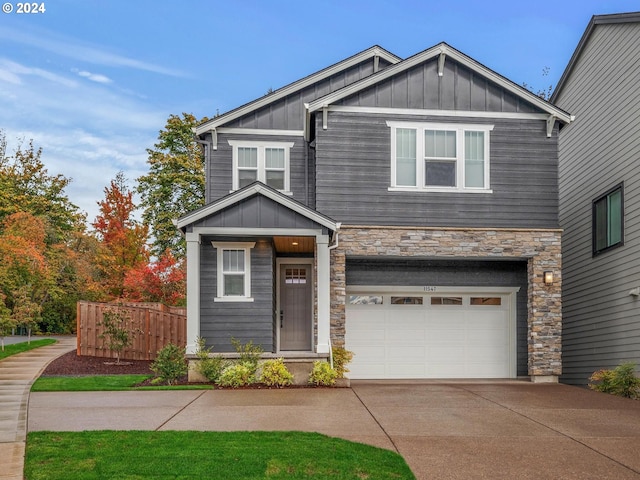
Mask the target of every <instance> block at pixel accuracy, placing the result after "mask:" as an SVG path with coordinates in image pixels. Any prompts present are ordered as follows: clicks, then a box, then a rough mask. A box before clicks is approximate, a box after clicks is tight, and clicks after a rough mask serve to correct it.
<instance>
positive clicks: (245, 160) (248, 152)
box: [229, 140, 293, 193]
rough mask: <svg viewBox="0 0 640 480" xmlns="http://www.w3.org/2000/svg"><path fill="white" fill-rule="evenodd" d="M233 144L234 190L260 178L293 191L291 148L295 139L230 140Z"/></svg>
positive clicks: (269, 183)
mask: <svg viewBox="0 0 640 480" xmlns="http://www.w3.org/2000/svg"><path fill="white" fill-rule="evenodd" d="M229 145H231V146H232V147H233V186H232V189H233V190H238V189H239V188H242V187H246V186H247V185H249V184H251V183H253V182H255V181H257V180H258V181H260V182H262V183H265V184H267V185H269V186H270V187H272V188H275V189H276V190H280V191H282V192H285V193H289V190H290V186H289V151H290V149H291V147H293V142H271V143H267V142H255V141H244V140H229Z"/></svg>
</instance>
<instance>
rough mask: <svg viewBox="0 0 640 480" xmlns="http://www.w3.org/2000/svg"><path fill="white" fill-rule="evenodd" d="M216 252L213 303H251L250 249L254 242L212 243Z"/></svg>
mask: <svg viewBox="0 0 640 480" xmlns="http://www.w3.org/2000/svg"><path fill="white" fill-rule="evenodd" d="M212 245H213V247H214V248H215V249H216V250H217V277H216V279H217V282H216V283H217V292H216V298H215V301H217V302H221V301H227V302H232V301H253V298H251V249H252V248H253V247H255V242H233V243H230V242H212Z"/></svg>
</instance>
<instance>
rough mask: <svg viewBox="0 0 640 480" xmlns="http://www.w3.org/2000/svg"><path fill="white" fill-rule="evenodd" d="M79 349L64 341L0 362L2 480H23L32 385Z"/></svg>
mask: <svg viewBox="0 0 640 480" xmlns="http://www.w3.org/2000/svg"><path fill="white" fill-rule="evenodd" d="M19 338H22V339H23V340H22V341H27V339H26V337H19ZM39 339H40V337H31V340H32V341H33V340H39ZM14 343H15V342H14ZM75 348H76V338H75V337H60V338H59V339H58V343H56V344H54V345H49V346H46V347H40V348H36V349H34V350H30V351H28V352H24V353H20V354H18V355H12V356H10V357H7V358H5V359H4V360H0V458H1V459H2V468H0V479H2V480H22V471H23V469H24V448H25V440H26V436H27V407H28V403H29V390H30V389H31V384H32V383H33V381H34V379H36V378H37V377H38V375H40V372H42V370H43V369H44V367H46V366H47V364H48V363H49V362H50V361H51V360H54V359H55V358H57V357H59V356H60V355H62V354H64V353H67V352H69V351H71V350H74V349H75Z"/></svg>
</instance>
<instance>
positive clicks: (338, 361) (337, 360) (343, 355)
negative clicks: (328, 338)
mask: <svg viewBox="0 0 640 480" xmlns="http://www.w3.org/2000/svg"><path fill="white" fill-rule="evenodd" d="M331 353H332V358H333V368H335V369H336V372H337V374H338V378H344V374H345V373H347V372H348V371H349V369H348V368H347V363H349V362H350V361H351V360H353V352H351V351H349V350H347V349H346V348H344V347H334V348H333V350H332V352H331Z"/></svg>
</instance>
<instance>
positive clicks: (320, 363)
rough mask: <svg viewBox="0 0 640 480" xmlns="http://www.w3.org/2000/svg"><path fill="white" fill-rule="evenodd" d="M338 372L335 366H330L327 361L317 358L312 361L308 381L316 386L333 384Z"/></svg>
mask: <svg viewBox="0 0 640 480" xmlns="http://www.w3.org/2000/svg"><path fill="white" fill-rule="evenodd" d="M337 377H338V372H336V370H335V368H331V365H329V362H326V361H324V360H317V361H315V362H313V369H312V370H311V375H309V383H310V384H312V385H317V386H327V387H328V386H331V385H335V383H336V378H337Z"/></svg>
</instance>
